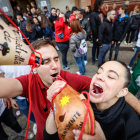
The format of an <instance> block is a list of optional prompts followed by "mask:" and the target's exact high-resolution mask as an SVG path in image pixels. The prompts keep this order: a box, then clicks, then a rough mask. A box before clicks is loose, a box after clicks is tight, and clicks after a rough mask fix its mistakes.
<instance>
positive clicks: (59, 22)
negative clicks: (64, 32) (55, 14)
mask: <svg viewBox="0 0 140 140" xmlns="http://www.w3.org/2000/svg"><path fill="white" fill-rule="evenodd" d="M63 24H64V21H63V17H59V20H58V21H57V23H56V24H55V27H57V28H63Z"/></svg>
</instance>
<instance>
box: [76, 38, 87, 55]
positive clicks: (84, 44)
mask: <svg viewBox="0 0 140 140" xmlns="http://www.w3.org/2000/svg"><path fill="white" fill-rule="evenodd" d="M78 52H79V53H80V54H85V53H87V42H86V40H85V39H82V40H81V43H80V47H79V49H78Z"/></svg>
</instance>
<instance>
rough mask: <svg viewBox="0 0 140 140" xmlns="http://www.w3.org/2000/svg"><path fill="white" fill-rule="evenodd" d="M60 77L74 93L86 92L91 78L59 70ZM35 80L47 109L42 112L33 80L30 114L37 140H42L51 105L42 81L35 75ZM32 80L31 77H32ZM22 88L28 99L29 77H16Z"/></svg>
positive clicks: (40, 100) (40, 101)
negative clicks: (33, 117)
mask: <svg viewBox="0 0 140 140" xmlns="http://www.w3.org/2000/svg"><path fill="white" fill-rule="evenodd" d="M60 75H61V77H62V78H63V79H65V80H66V81H67V83H68V84H69V85H70V86H71V87H72V88H74V89H75V90H76V91H80V90H88V89H89V87H90V82H91V78H89V77H86V76H83V75H77V74H75V73H70V72H67V71H63V70H61V74H60ZM35 76H36V79H37V81H38V84H39V87H40V89H41V92H42V95H43V97H44V100H45V103H46V105H47V107H48V111H47V112H44V110H43V108H44V107H43V101H42V98H41V96H40V94H39V92H38V88H37V85H36V82H35V80H34V79H32V80H31V81H32V82H31V100H32V112H33V114H34V116H35V120H36V124H37V134H36V139H37V140H44V138H43V130H44V128H45V122H46V119H47V117H48V115H49V113H50V110H49V109H50V107H51V103H50V102H49V100H47V92H46V91H47V90H48V88H47V87H46V86H45V85H44V84H43V82H42V80H41V79H40V77H39V75H38V74H35ZM32 78H33V77H32ZM16 79H18V80H19V81H20V82H21V84H22V87H23V96H26V97H27V98H28V85H29V81H28V80H29V75H23V76H20V77H17V78H16Z"/></svg>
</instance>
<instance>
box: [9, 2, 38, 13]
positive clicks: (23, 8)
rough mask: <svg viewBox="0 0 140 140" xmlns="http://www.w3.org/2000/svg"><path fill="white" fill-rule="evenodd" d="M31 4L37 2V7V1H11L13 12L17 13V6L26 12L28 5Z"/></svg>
mask: <svg viewBox="0 0 140 140" xmlns="http://www.w3.org/2000/svg"><path fill="white" fill-rule="evenodd" d="M31 2H35V4H36V6H37V3H36V0H10V3H11V6H12V8H13V11H16V6H17V5H19V6H20V7H21V9H22V10H26V7H27V4H31Z"/></svg>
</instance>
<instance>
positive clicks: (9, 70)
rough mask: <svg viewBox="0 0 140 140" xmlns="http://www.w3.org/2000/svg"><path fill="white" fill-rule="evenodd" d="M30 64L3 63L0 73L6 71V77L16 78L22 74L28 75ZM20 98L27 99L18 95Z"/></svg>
mask: <svg viewBox="0 0 140 140" xmlns="http://www.w3.org/2000/svg"><path fill="white" fill-rule="evenodd" d="M30 70H31V68H30V66H29V65H25V66H24V65H20V66H13V65H1V66H0V73H5V74H4V77H5V78H16V77H19V76H21V75H26V74H29V73H30ZM17 98H18V99H25V97H21V96H18V97H17Z"/></svg>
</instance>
